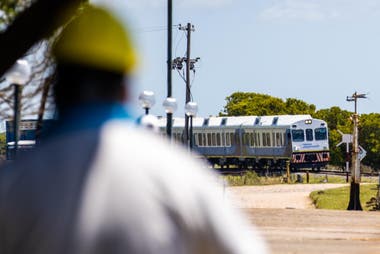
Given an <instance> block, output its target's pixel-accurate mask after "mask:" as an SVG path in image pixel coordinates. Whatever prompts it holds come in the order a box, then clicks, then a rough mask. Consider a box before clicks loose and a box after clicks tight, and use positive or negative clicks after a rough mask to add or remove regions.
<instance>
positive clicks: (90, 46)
mask: <svg viewBox="0 0 380 254" xmlns="http://www.w3.org/2000/svg"><path fill="white" fill-rule="evenodd" d="M53 54H54V55H55V57H56V59H57V61H58V62H64V63H73V64H80V65H84V66H90V67H94V68H97V69H104V70H108V71H113V72H119V73H129V72H131V71H132V69H133V68H134V66H135V64H136V55H135V52H134V49H133V47H132V43H131V39H130V37H129V33H128V32H127V30H126V28H125V27H124V26H123V25H122V24H121V22H120V21H119V20H117V19H116V18H115V17H114V16H113V15H111V14H110V13H109V12H108V11H106V10H104V9H101V8H98V7H93V6H87V7H85V9H84V10H83V11H82V12H81V13H80V14H79V16H78V17H76V18H75V19H73V20H72V21H71V22H70V23H69V24H68V25H67V27H66V28H65V29H64V30H63V31H62V33H61V35H60V38H59V39H58V41H57V42H56V43H55V45H54V47H53Z"/></svg>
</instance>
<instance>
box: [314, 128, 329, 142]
mask: <svg viewBox="0 0 380 254" xmlns="http://www.w3.org/2000/svg"><path fill="white" fill-rule="evenodd" d="M314 134H315V140H326V139H327V129H326V128H316V129H315V130H314Z"/></svg>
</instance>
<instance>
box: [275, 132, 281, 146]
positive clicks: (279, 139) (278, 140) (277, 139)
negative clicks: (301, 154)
mask: <svg viewBox="0 0 380 254" xmlns="http://www.w3.org/2000/svg"><path fill="white" fill-rule="evenodd" d="M276 146H282V140H281V133H278V132H276Z"/></svg>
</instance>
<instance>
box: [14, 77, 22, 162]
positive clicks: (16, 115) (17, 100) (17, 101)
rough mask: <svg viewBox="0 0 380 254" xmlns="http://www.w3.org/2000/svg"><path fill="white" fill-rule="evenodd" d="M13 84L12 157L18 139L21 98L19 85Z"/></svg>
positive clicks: (15, 152) (15, 150)
mask: <svg viewBox="0 0 380 254" xmlns="http://www.w3.org/2000/svg"><path fill="white" fill-rule="evenodd" d="M13 86H14V100H15V101H14V120H13V135H14V142H15V143H14V157H15V156H16V154H17V150H18V141H19V123H20V104H21V103H20V99H21V87H20V85H18V84H13Z"/></svg>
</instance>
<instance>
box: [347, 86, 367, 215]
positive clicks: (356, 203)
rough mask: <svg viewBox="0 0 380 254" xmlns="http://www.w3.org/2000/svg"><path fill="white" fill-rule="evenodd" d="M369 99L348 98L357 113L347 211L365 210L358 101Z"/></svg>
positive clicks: (353, 118) (354, 96) (357, 95)
mask: <svg viewBox="0 0 380 254" xmlns="http://www.w3.org/2000/svg"><path fill="white" fill-rule="evenodd" d="M365 98H367V97H366V95H365V94H358V93H357V92H355V93H354V94H353V95H352V96H347V101H354V102H355V113H354V114H353V115H352V121H353V123H354V131H353V134H352V168H351V186H350V202H349V204H348V207H347V210H363V209H362V206H361V204H360V160H359V157H358V155H359V142H358V139H359V131H358V123H359V115H358V108H357V100H358V99H365Z"/></svg>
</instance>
